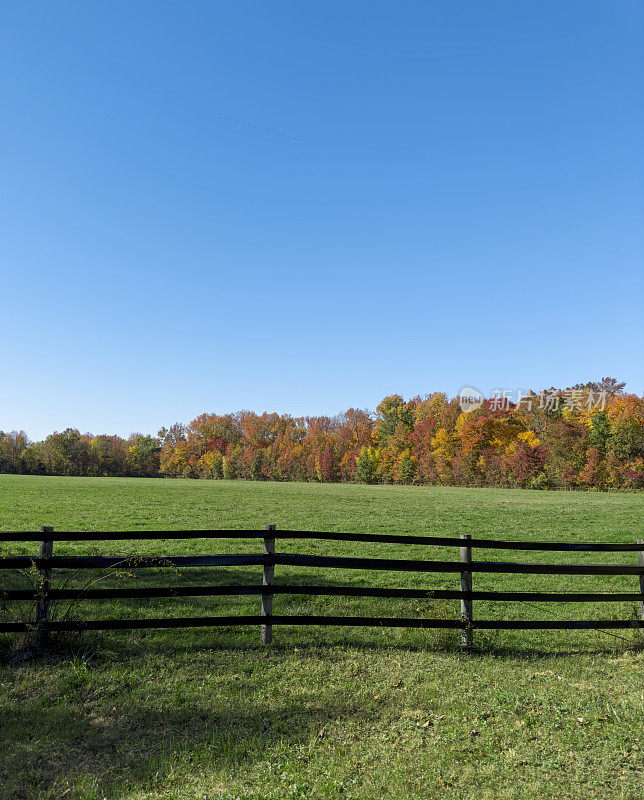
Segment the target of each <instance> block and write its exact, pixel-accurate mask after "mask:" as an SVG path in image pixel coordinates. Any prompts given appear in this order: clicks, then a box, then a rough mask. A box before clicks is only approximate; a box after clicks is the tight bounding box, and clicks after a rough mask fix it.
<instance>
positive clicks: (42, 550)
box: [36, 525, 54, 648]
mask: <svg viewBox="0 0 644 800" xmlns="http://www.w3.org/2000/svg"><path fill="white" fill-rule="evenodd" d="M40 532H41V533H42V534H43V538H42V541H41V542H40V547H39V548H38V558H51V556H52V554H53V551H54V542H53V540H52V539H48V538H47V534H48V533H53V532H54V529H53V528H52V527H51V526H50V525H42V526H41V528H40ZM50 578H51V570H50V569H39V570H38V596H37V599H36V647H37V648H41V647H44V646H45V645H46V644H47V639H48V636H49V634H48V631H47V629H46V625H47V623H48V622H49V596H48V593H49V580H50Z"/></svg>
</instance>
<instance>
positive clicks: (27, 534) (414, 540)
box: [0, 530, 641, 553]
mask: <svg viewBox="0 0 644 800" xmlns="http://www.w3.org/2000/svg"><path fill="white" fill-rule="evenodd" d="M273 534H274V535H273V537H272V538H273V539H319V540H322V541H332V542H373V543H375V544H378V543H381V544H382V543H387V544H414V545H423V544H425V545H431V546H433V547H461V546H462V544H463V541H462V539H460V538H459V537H457V536H456V537H455V536H411V535H406V534H405V535H398V534H389V533H341V532H338V531H331V532H325V531H291V530H279V531H278V530H275V531H273ZM50 536H51V539H50V540H49V541H52V542H112V541H114V542H117V541H127V540H141V539H167V540H169V541H172V540H173V539H264V538H265V536H266V534H265V532H264V531H257V530H194V531H184V530H181V531H115V532H111V533H99V532H96V531H85V532H65V531H56V532H53V531H52V532H51V534H50ZM41 540H42V533H40V532H35V531H15V532H12V533H7V532H0V542H40V541H41ZM468 547H483V548H487V549H488V550H543V551H551V552H570V553H582V552H590V553H619V552H631V553H632V552H638V551H639V550H640V549H641V545H639V544H630V543H628V542H620V543H614V542H578V543H575V542H573V543H565V542H510V541H506V540H500V539H468Z"/></svg>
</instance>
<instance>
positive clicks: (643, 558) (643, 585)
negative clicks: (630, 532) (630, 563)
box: [637, 539, 644, 637]
mask: <svg viewBox="0 0 644 800" xmlns="http://www.w3.org/2000/svg"><path fill="white" fill-rule="evenodd" d="M637 543H638V544H641V545H642V549H641V550H640V551H639V552H638V553H637V562H638V564H639V565H640V567H644V539H638V540H637ZM640 594H642V595H644V574H642V575H640ZM640 610H641V615H642V622H644V597H642V599H641V600H640ZM642 636H643V637H644V628H642Z"/></svg>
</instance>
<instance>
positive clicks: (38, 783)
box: [0, 697, 362, 800]
mask: <svg viewBox="0 0 644 800" xmlns="http://www.w3.org/2000/svg"><path fill="white" fill-rule="evenodd" d="M52 700H54V698H52ZM219 701H220V702H218V703H217V704H216V705H219V706H220V708H217V709H214V708H213V707H212V703H207V702H203V703H200V702H199V701H198V700H196V701H195V698H194V697H192V698H191V702H190V704H189V705H187V706H186V707H181V706H179V707H177V705H170V704H169V703H170V702H172V698H170V699H169V702H168V704H167V705H163V704H159V703H158V702H156V703H146V702H145V700H137V701H131V702H129V703H128V706H127V709H123V708H119V709H118V710H117V709H116V707H112V708H110V704H109V703H103V704H102V705H101V706H99V707H98V708H97V710H92V707H93V706H95V705H96V704H95V703H92V702H91V700H90V701H89V702H86V703H84V704H74V705H71V704H69V705H68V704H64V703H60V702H59V703H56V704H55V705H52V706H51V707H45V708H44V707H43V702H42V700H41V699H38V700H33V701H31V700H24V701H22V702H21V703H20V704H19V706H18V707H17V708H14V709H12V710H11V711H7V710H5V709H3V710H0V730H1V731H2V735H1V736H0V743H1V744H2V751H3V753H4V754H6V755H5V758H6V757H7V755H9V754H10V759H11V763H10V764H8V763H7V762H6V761H5V764H4V767H3V769H2V774H1V775H0V778H1V782H2V786H3V789H2V792H3V794H2V796H3V797H7V798H9V797H10V798H12V800H22V798H24V800H27V799H29V800H35V798H58V797H61V796H63V795H66V796H71V797H76V796H79V797H87V796H90V789H91V787H94V788H95V790H96V791H97V796H98V797H101V798H115V799H116V798H122V797H123V796H124V793H125V788H126V787H127V790H128V794H129V791H133V792H134V791H135V790H137V789H138V790H139V791H140V790H142V789H144V788H147V789H148V790H150V789H152V788H154V786H155V785H160V784H164V785H166V787H167V783H166V782H167V781H168V780H170V781H172V776H171V773H173V772H174V771H175V770H176V769H177V767H178V768H179V770H181V767H182V766H183V767H185V765H186V763H190V769H191V770H195V771H197V772H198V771H200V770H209V771H211V773H219V772H222V773H223V774H226V773H228V774H229V773H231V772H234V771H235V770H238V769H239V768H240V767H241V768H243V767H244V766H248V765H250V764H251V763H252V762H255V761H260V760H265V759H270V758H271V755H272V754H273V753H274V751H275V750H276V748H279V749H282V750H284V749H285V748H286V749H287V750H290V749H292V748H293V747H296V746H298V745H302V744H304V743H305V742H308V741H310V740H311V738H312V737H313V736H315V733H316V731H319V730H320V727H321V726H322V725H324V723H325V722H327V721H328V720H329V719H333V718H338V717H340V716H341V717H343V718H347V717H350V716H356V717H360V715H361V713H362V711H361V709H360V708H359V707H358V706H357V705H356V704H354V705H353V706H351V707H348V706H347V703H346V700H343V702H342V706H341V707H340V705H334V704H329V705H317V706H313V707H308V708H306V707H304V706H303V705H301V704H299V703H296V702H293V701H291V700H289V699H288V698H285V699H284V701H283V702H280V701H277V702H275V701H274V702H273V704H272V706H271V708H270V709H261V708H258V709H249V708H248V706H249V705H250V704H249V703H248V702H247V703H246V704H245V705H244V707H243V708H242V707H235V705H236V704H235V703H233V702H230V701H229V699H228V698H223V697H222V698H219ZM175 702H176V701H175ZM83 706H86V707H83ZM303 757H305V755H304V756H303ZM68 791H71V794H70V795H67V792H68ZM76 793H78V794H76ZM91 796H93V794H91Z"/></svg>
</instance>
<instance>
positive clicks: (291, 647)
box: [0, 475, 644, 800]
mask: <svg viewBox="0 0 644 800" xmlns="http://www.w3.org/2000/svg"><path fill="white" fill-rule="evenodd" d="M266 523H274V524H276V525H277V526H278V528H292V529H305V530H329V531H334V530H335V531H358V532H366V533H380V532H402V533H421V534H428V535H431V534H434V535H458V534H459V533H470V534H472V535H473V536H475V537H476V536H480V537H485V538H498V539H531V540H550V541H566V542H583V541H608V542H610V541H613V542H618V541H626V542H632V541H634V540H635V539H636V538H638V537H641V536H642V535H644V534H643V533H642V495H636V494H618V493H611V494H601V493H571V492H529V491H518V490H499V489H456V488H432V487H430V488H424V487H423V488H421V487H390V486H351V485H317V484H275V483H246V482H226V481H170V480H146V479H116V478H106V479H92V478H88V479H83V478H39V477H38V478H36V477H26V476H4V475H3V476H0V528H1V529H2V530H5V531H11V530H34V529H38V527H39V526H40V525H53V526H54V527H55V528H56V529H57V530H68V531H74V530H96V531H116V530H131V529H141V530H145V529H167V530H172V529H175V530H178V529H184V528H256V529H259V528H262V527H263V526H264V524H266ZM260 548H261V541H257V540H254V541H252V540H242V541H238V540H226V541H211V540H198V539H197V540H187V541H181V540H175V541H164V542H154V541H150V540H143V541H129V542H110V543H105V544H101V545H97V544H95V543H80V544H74V543H71V542H65V543H61V544H58V543H57V544H56V545H55V553H58V554H64V553H95V552H101V553H104V554H116V555H119V554H123V555H130V554H133V553H137V552H139V553H148V554H152V553H165V554H171V553H177V554H178V553H207V552H213V553H214V552H228V553H232V552H258V551H259V549H260ZM278 549H280V550H282V551H283V552H310V553H320V554H323V553H327V554H344V555H369V556H381V557H401V558H454V559H455V560H456V559H457V558H458V553H457V551H455V550H454V549H448V548H429V547H407V546H401V545H375V544H362V543H335V542H322V541H319V542H315V541H311V542H302V541H293V542H284V541H281V542H279V541H278ZM1 552H3V553H8V552H12V553H28V554H34V553H35V552H36V545H34V544H24V543H23V544H15V545H10V544H5V545H2V547H1ZM474 555H475V558H476V557H477V554H476V552H475V554H474ZM634 556H635V554H634V553H622V554H620V553H616V554H605V555H588V554H575V555H568V554H559V553H536V552H533V553H516V552H514V553H512V552H509V551H490V552H487V553H486V555H485V558H486V559H487V558H491V559H493V558H497V559H499V560H514V559H520V560H530V561H564V560H567V561H573V562H574V561H582V560H584V561H587V562H589V563H611V562H613V563H630V564H632V563H635V558H634ZM479 557H482V556H479ZM62 577H63V576H61V578H62ZM0 580H2V581H3V583H4V585H5V586H6V585H8V583H9V582H12V581H13V583H12V585H24V583H23V584H20V579H19V578H12V577H11V576H10V575H9V574H8V573H3V574H1V575H0ZM110 581H117V585H119V586H130V585H134V584H135V583H137V582H138V583H145V584H152V583H159V584H163V583H169V582H172V583H177V582H185V583H199V584H202V583H208V582H218V583H224V582H230V583H235V582H259V581H261V568H259V567H257V568H255V567H253V568H232V569H229V570H222V569H204V570H201V569H199V570H198V569H192V570H189V569H183V570H180V571H175V570H171V569H159V570H140V571H139V572H138V573H136V574H135V573H134V572H132V571H130V570H128V574H123V575H121V576H119V577H117V578H110V579H108V580H101V582H100V584H99V585H101V586H109V585H113V583H111V582H110ZM276 581H277V582H278V583H279V582H282V583H285V582H287V581H288V582H301V583H331V584H343V583H344V584H346V583H350V584H353V585H362V586H388V585H389V586H391V585H393V586H409V587H417V588H427V589H432V588H437V589H438V588H458V576H457V575H456V574H454V575H449V574H448V575H432V574H427V573H424V574H423V573H418V574H417V573H395V574H391V573H389V574H388V573H385V572H377V573H371V574H366V573H364V572H361V571H349V570H325V571H324V572H322V571H315V570H307V569H302V568H286V567H280V566H278V567H277V568H276ZM474 588H475V589H477V588H478V589H486V588H489V589H491V588H499V589H500V588H506V589H526V590H527V589H541V590H573V589H578V590H588V591H593V590H596V591H636V590H637V578H635V577H633V576H626V577H600V578H597V577H584V576H579V577H563V578H558V577H556V576H512V575H503V574H500V575H494V574H489V575H484V574H476V573H475V574H474ZM259 603H260V600H259V598H258V597H226V598H180V599H174V600H153V601H120V602H116V601H105V602H103V603H101V604H98V603H96V604H94V605H93V606H91V607H90V606H79V607H77V608H75V609H74V612H73V613H74V614H76V615H80V616H96V617H110V616H143V617H150V616H164V615H168V616H189V615H214V614H222V615H223V614H234V613H239V614H256V613H258V609H259ZM274 610H275V613H294V614H298V613H299V614H309V613H315V614H352V615H353V614H370V615H386V616H426V617H435V616H439V617H441V618H455V617H456V616H457V615H458V611H459V607H458V603H457V602H456V601H448V602H447V601H432V600H426V601H422V602H419V601H417V600H381V599H379V600H369V599H358V598H340V597H319V598H308V597H303V596H299V597H298V596H278V597H276V598H275V609H274ZM474 612H475V616H477V617H478V618H481V619H482V618H499V619H504V618H505V619H511V618H517V617H519V618H526V619H528V618H532V619H547V618H549V617H550V616H552V615H555V616H556V617H557V618H561V619H564V618H570V619H591V618H597V619H602V618H605V619H611V618H619V619H628V618H629V617H631V616H633V615H635V614H639V609H638V608H637V607H636V605H635V604H634V603H631V604H628V603H627V604H603V605H599V604H595V605H583V606H580V605H577V604H558V605H548V606H544V605H542V604H525V605H523V606H521V605H519V604H515V603H512V604H502V603H496V604H492V603H475V606H474ZM274 634H275V640H274V645H273V646H272V648H270V649H267V648H262V647H261V646H260V644H259V632H258V630H257V629H256V628H247V629H245V628H227V629H208V630H207V629H193V630H187V631H163V630H160V631H146V632H137V631H133V632H115V633H101V634H87V635H85V636H84V637H83V638H82V639H81V640H80V641H79V642H78V643H76V645H75V649H74V650H62V651H61V652H59V653H57V654H53V655H52V656H50V657H47V658H44V659H41V660H39V661H31V662H22V663H20V662H15V661H14V662H11V661H8V660H5V662H4V663H3V664H2V666H0V702H1V708H0V736H1V741H0V744H1V745H2V748H1V750H0V800H4V798H7V799H8V798H11V799H12V800H17V799H18V798H25V799H26V798H29V800H31V798H34V799H36V798H51V799H52V800H53V798H59V797H60V798H66V799H67V798H69V799H70V800H72V798H88V799H89V798H96V799H97V800H98V799H100V798H107V799H108V800H112V798H114V800H126V799H127V800H129V799H130V798H137V799H138V798H155V799H157V798H158V799H160V798H164V799H165V798H167V799H168V800H170V798H176V799H177V800H179V799H181V800H188V798H190V799H191V800H192V798H200V799H202V800H205V799H206V798H230V799H231V800H232V798H239V799H240V800H241V799H242V798H244V799H245V798H249V799H250V798H255V799H256V800H258V799H259V798H266V799H268V798H276V799H277V798H280V799H281V798H361V799H362V798H364V799H365V800H366V798H383V797H391V798H399V797H400V798H439V797H440V798H443V797H445V798H467V799H469V798H472V800H474V798H477V800H478V799H479V798H489V799H490V800H492V799H494V800H497V798H526V799H527V798H542V797H544V798H546V797H547V798H550V797H552V798H555V797H556V798H571V800H572V798H575V800H577V798H584V799H585V798H638V800H639V798H641V797H642V794H643V792H644V757H643V753H644V736H643V731H644V654H643V653H642V651H641V650H640V649H639V648H638V644H639V642H641V640H642V636H641V633H639V632H637V631H635V630H626V631H614V632H610V633H607V632H598V631H571V632H549V631H547V632H531V631H523V632H503V633H496V632H483V631H477V632H475V644H476V645H477V649H476V651H475V652H474V653H472V654H469V655H465V654H462V653H461V652H460V651H459V648H458V642H457V636H458V634H456V633H455V632H451V631H418V630H412V631H407V630H401V629H357V628H305V627H295V626H293V627H288V626H284V627H276V628H275V631H274ZM1 642H2V647H3V650H4V651H6V652H7V653H9V654H10V652H11V648H12V646H13V645H14V642H13V640H11V639H10V638H9V637H4V638H2V639H1Z"/></svg>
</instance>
